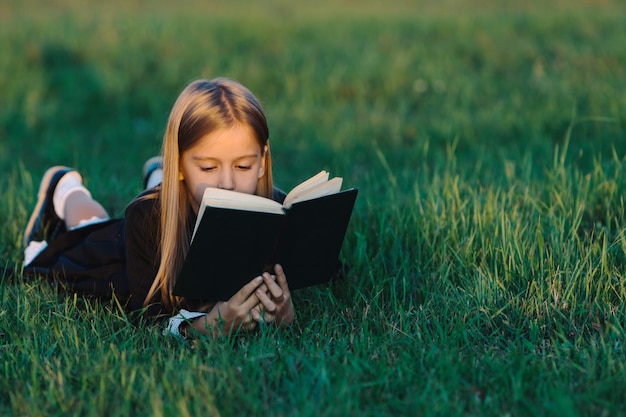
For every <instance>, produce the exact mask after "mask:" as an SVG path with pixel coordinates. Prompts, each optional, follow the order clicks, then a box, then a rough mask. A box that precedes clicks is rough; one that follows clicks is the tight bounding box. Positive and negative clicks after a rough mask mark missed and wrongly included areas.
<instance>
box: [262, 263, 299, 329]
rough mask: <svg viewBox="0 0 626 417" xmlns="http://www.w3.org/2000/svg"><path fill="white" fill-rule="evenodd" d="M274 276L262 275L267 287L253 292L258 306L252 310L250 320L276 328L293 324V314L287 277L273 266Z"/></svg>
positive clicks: (277, 266)
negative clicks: (274, 325)
mask: <svg viewBox="0 0 626 417" xmlns="http://www.w3.org/2000/svg"><path fill="white" fill-rule="evenodd" d="M274 271H275V272H276V275H275V276H272V275H270V274H269V273H267V272H266V273H264V274H263V283H264V284H265V286H266V287H267V289H265V288H257V289H256V291H255V295H256V298H257V299H258V300H259V305H258V306H257V307H256V308H254V309H253V310H252V318H253V319H254V320H256V321H257V322H259V323H261V322H264V323H272V322H273V323H276V324H277V325H278V326H282V325H289V324H291V323H293V319H294V312H293V306H292V304H291V293H290V292H289V286H288V285H287V277H286V276H285V272H284V271H283V268H282V267H281V266H280V265H276V266H274Z"/></svg>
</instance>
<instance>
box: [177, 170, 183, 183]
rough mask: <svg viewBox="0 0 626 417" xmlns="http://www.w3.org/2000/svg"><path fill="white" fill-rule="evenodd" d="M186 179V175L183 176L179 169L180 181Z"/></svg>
mask: <svg viewBox="0 0 626 417" xmlns="http://www.w3.org/2000/svg"><path fill="white" fill-rule="evenodd" d="M184 179H185V177H184V176H183V173H182V172H180V171H178V181H182V180H184Z"/></svg>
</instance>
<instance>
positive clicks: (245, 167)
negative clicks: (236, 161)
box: [236, 165, 250, 171]
mask: <svg viewBox="0 0 626 417" xmlns="http://www.w3.org/2000/svg"><path fill="white" fill-rule="evenodd" d="M236 168H237V169H238V170H241V171H247V170H249V169H250V166H249V165H237V167H236Z"/></svg>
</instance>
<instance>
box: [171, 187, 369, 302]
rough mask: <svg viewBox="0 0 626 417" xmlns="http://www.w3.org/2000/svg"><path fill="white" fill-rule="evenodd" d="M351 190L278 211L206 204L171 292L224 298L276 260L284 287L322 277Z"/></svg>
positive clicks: (341, 233) (334, 256)
mask: <svg viewBox="0 0 626 417" xmlns="http://www.w3.org/2000/svg"><path fill="white" fill-rule="evenodd" d="M357 192H358V191H357V190H356V189H350V190H346V191H342V192H339V193H337V194H332V195H329V196H324V197H320V198H317V199H314V200H309V201H303V202H300V203H295V204H293V205H292V206H291V208H289V209H288V210H287V211H286V213H285V214H284V215H281V214H270V213H262V212H255V211H245V210H235V209H226V208H216V207H210V206H208V207H206V209H205V212H204V215H203V217H202V220H201V221H200V224H199V226H198V230H197V231H196V235H195V237H194V240H193V242H192V244H191V246H190V248H189V252H188V254H187V258H186V259H185V262H184V264H183V267H182V270H181V273H180V275H179V276H178V279H177V280H176V285H175V286H174V291H173V294H174V295H177V296H183V297H188V298H192V299H204V300H212V301H226V300H228V299H230V297H232V296H233V295H234V294H235V293H236V292H237V291H239V289H241V287H243V286H244V285H245V284H247V283H248V282H250V281H251V280H252V279H253V278H254V277H257V276H259V275H260V274H261V273H263V272H264V271H268V270H270V271H271V269H272V267H273V265H274V264H276V263H280V264H281V265H282V266H283V268H284V270H285V274H286V276H287V282H288V284H289V289H290V290H294V289H299V288H304V287H308V286H311V285H315V284H320V283H323V282H328V281H329V280H330V279H331V278H332V276H333V274H334V272H335V270H336V268H337V261H338V258H339V252H340V250H341V246H342V244H343V239H344V237H345V233H346V230H347V227H348V223H349V221H350V216H351V214H352V210H353V207H354V203H355V200H356V196H357Z"/></svg>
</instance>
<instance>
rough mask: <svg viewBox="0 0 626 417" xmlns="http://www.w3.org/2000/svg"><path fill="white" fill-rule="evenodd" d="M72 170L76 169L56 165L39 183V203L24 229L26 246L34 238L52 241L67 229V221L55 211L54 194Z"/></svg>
mask: <svg viewBox="0 0 626 417" xmlns="http://www.w3.org/2000/svg"><path fill="white" fill-rule="evenodd" d="M71 171H74V170H73V169H72V168H68V167H64V166H55V167H52V168H49V169H48V170H47V171H46V173H45V174H44V176H43V179H42V180H41V184H40V185H39V193H38V194H37V205H35V209H34V210H33V213H32V214H31V215H30V219H29V220H28V224H27V225H26V230H24V247H27V246H28V244H29V243H30V242H31V241H33V240H35V241H42V240H45V241H47V242H50V240H52V239H53V238H54V237H55V236H57V235H59V234H60V233H63V232H65V231H66V230H67V229H66V227H65V222H64V221H63V220H61V219H60V218H59V216H57V214H56V212H55V211H54V205H53V202H52V196H53V195H54V190H55V188H56V186H57V184H58V183H59V181H60V180H61V178H62V177H63V176H64V175H65V174H67V173H68V172H71Z"/></svg>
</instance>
